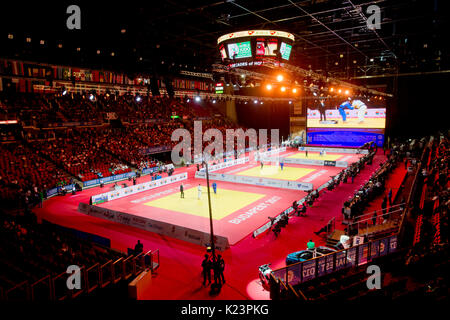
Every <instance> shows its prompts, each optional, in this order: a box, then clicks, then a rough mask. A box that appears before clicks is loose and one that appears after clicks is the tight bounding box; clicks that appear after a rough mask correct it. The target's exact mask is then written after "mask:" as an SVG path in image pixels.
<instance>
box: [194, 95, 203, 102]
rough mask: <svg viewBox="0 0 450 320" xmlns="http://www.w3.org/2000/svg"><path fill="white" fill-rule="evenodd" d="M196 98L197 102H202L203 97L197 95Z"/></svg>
mask: <svg viewBox="0 0 450 320" xmlns="http://www.w3.org/2000/svg"><path fill="white" fill-rule="evenodd" d="M194 100H195V102H200V101H201V100H202V99H201V98H200V97H199V96H196V97H195V98H194Z"/></svg>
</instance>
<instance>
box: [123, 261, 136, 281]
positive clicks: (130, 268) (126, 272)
mask: <svg viewBox="0 0 450 320" xmlns="http://www.w3.org/2000/svg"><path fill="white" fill-rule="evenodd" d="M122 266H123V279H124V280H128V279H130V278H131V277H132V276H134V275H135V274H136V261H135V260H134V256H129V257H128V258H126V259H125V260H123V263H122Z"/></svg>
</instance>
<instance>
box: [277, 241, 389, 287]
mask: <svg viewBox="0 0 450 320" xmlns="http://www.w3.org/2000/svg"><path fill="white" fill-rule="evenodd" d="M395 251H397V235H393V236H390V237H386V238H382V239H379V240H374V241H369V242H367V243H363V244H360V245H357V246H353V247H350V248H348V249H344V250H340V251H337V252H333V253H330V254H327V255H323V256H320V257H317V258H314V259H311V260H307V261H303V262H298V263H295V264H292V265H288V266H286V267H284V268H280V269H277V270H273V271H272V274H273V275H274V278H275V279H278V280H280V282H281V283H282V284H284V286H287V285H292V286H295V285H298V284H300V283H304V282H307V281H310V280H313V279H315V278H317V277H321V276H325V275H327V274H330V273H333V272H336V271H339V270H343V269H345V268H350V267H355V266H361V265H364V264H367V263H368V262H370V261H372V259H375V258H378V257H381V256H385V255H387V254H390V253H393V252H395Z"/></svg>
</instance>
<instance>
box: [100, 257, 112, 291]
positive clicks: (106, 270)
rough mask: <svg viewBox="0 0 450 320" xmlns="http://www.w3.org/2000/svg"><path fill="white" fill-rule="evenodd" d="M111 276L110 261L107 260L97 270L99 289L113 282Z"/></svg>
mask: <svg viewBox="0 0 450 320" xmlns="http://www.w3.org/2000/svg"><path fill="white" fill-rule="evenodd" d="M112 275H113V272H112V260H109V261H108V262H106V263H104V264H103V265H101V266H100V268H99V279H100V288H104V287H106V286H108V285H109V284H111V283H112V282H113V277H112Z"/></svg>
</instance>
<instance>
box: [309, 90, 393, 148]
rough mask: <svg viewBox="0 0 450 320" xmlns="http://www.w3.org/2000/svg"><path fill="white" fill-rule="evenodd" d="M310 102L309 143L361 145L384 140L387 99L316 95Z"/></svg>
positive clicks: (381, 142) (381, 143)
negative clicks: (331, 97)
mask: <svg viewBox="0 0 450 320" xmlns="http://www.w3.org/2000/svg"><path fill="white" fill-rule="evenodd" d="M306 103H307V128H308V129H307V131H308V135H307V136H308V143H309V144H317V145H325V144H329V145H334V146H352V147H358V146H360V145H363V144H364V143H366V142H369V141H375V142H376V143H377V144H378V145H379V146H382V145H383V143H384V129H385V127H386V102H385V100H379V99H375V98H372V99H364V98H354V99H352V98H348V99H341V100H337V99H317V100H309V101H307V102H306Z"/></svg>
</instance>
